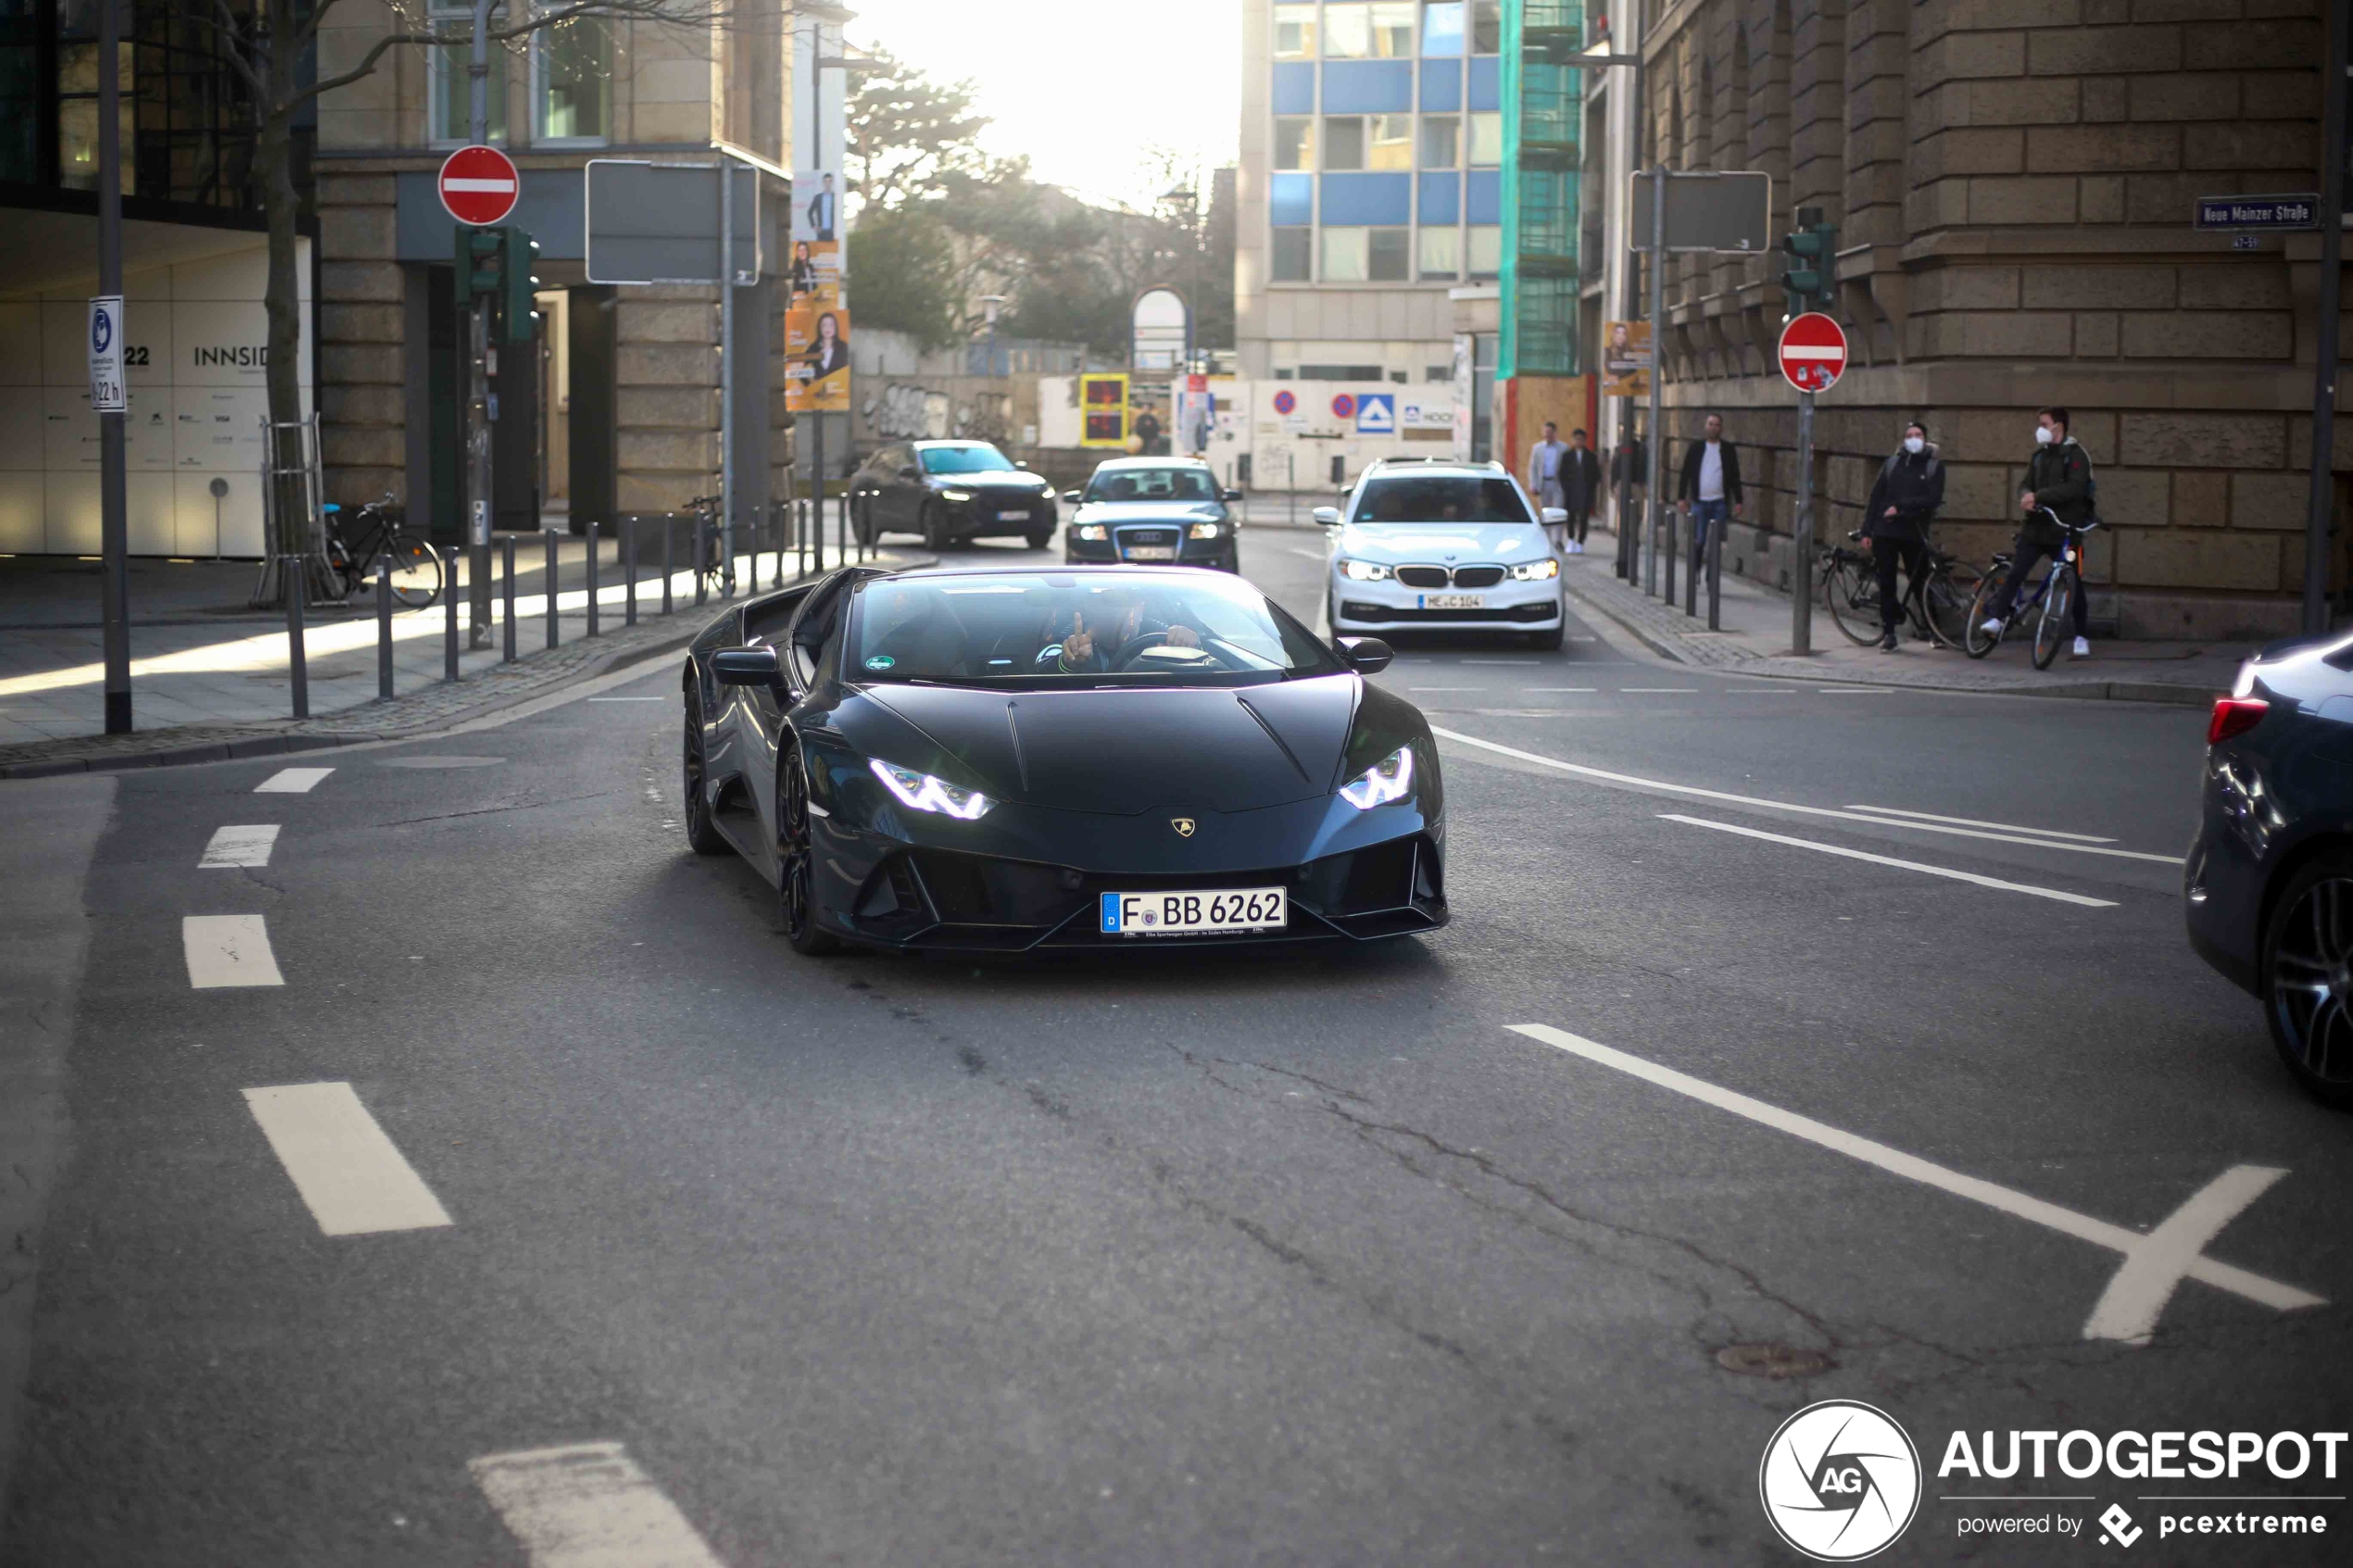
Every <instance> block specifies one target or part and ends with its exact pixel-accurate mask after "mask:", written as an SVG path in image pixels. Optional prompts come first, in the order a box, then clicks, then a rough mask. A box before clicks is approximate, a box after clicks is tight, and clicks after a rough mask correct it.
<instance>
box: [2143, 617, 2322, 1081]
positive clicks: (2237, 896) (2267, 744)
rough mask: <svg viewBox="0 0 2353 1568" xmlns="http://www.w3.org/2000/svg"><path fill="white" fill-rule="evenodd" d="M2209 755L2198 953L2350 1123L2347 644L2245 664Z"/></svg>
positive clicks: (2191, 878)
mask: <svg viewBox="0 0 2353 1568" xmlns="http://www.w3.org/2000/svg"><path fill="white" fill-rule="evenodd" d="M2206 741H2207V749H2206V787H2205V792H2204V797H2203V801H2202V805H2201V809H2200V813H2199V823H2198V834H2197V841H2196V843H2195V844H2194V845H2192V846H2191V847H2190V858H2189V869H2188V872H2187V874H2186V877H2185V879H2184V891H2185V894H2186V898H2187V905H2186V908H2187V913H2188V920H2189V933H2190V945H2191V946H2192V947H2195V948H2196V949H2197V951H2198V954H2199V956H2200V957H2202V958H2204V959H2205V960H2206V961H2207V962H2208V963H2210V964H2212V965H2213V966H2214V967H2215V968H2216V969H2218V970H2221V972H2223V973H2224V974H2226V975H2228V976H2229V977H2230V978H2231V979H2232V980H2233V981H2235V982H2237V983H2238V984H2239V985H2243V986H2245V987H2246V989H2247V990H2249V991H2251V992H2253V993H2254V994H2255V996H2256V997H2257V998H2258V999H2259V1000H2260V1001H2261V1002H2262V1004H2263V1016H2264V1020H2265V1022H2268V1023H2269V1024H2270V1025H2271V1043H2272V1044H2273V1045H2275V1046H2277V1047H2279V1051H2280V1056H2281V1058H2282V1060H2284V1061H2285V1062H2286V1063H2287V1068H2288V1071H2289V1072H2290V1073H2294V1074H2295V1075H2296V1079H2297V1081H2298V1082H2299V1083H2301V1084H2302V1085H2304V1086H2305V1088H2307V1089H2309V1091H2311V1093H2312V1094H2314V1095H2315V1096H2317V1097H2318V1098H2321V1099H2322V1100H2325V1101H2327V1102H2328V1103H2329V1104H2331V1105H2334V1106H2335V1107H2337V1108H2339V1109H2340V1110H2353V638H2337V639H2334V640H2331V641H2325V642H2313V641H2299V642H2296V643H2282V644H2275V645H2274V646H2271V647H2269V648H2266V649H2264V650H2263V651H2262V652H2261V653H2259V654H2258V655H2256V657H2255V658H2253V659H2249V660H2247V662H2246V664H2245V665H2244V666H2242V667H2241V668H2240V671H2239V677H2238V681H2237V684H2235V685H2233V687H2232V690H2231V695H2230V696H2225V697H2221V698H2218V699H2216V701H2215V704H2214V716H2213V718H2212V719H2211V720H2210V721H2208V725H2207V731H2206Z"/></svg>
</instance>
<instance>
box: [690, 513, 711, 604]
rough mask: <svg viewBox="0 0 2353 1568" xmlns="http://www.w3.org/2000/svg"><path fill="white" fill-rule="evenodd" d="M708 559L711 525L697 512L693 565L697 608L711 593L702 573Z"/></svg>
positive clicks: (709, 585) (702, 514) (709, 555)
mask: <svg viewBox="0 0 2353 1568" xmlns="http://www.w3.org/2000/svg"><path fill="white" fill-rule="evenodd" d="M710 558H711V523H710V521H708V520H707V518H706V515H705V514H704V513H702V512H697V513H696V514H695V565H694V572H695V604H696V605H697V607H698V608H699V607H700V606H701V604H702V602H703V598H704V596H706V595H707V594H709V593H710V591H711V584H710V583H709V582H708V581H706V579H705V576H704V573H703V569H702V563H703V562H704V561H706V560H709V559H710Z"/></svg>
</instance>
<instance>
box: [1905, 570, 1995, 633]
mask: <svg viewBox="0 0 2353 1568" xmlns="http://www.w3.org/2000/svg"><path fill="white" fill-rule="evenodd" d="M1984 581H1985V580H1984V578H1983V577H1982V575H1981V574H1980V573H1979V571H1978V570H1977V568H1975V567H1973V566H1966V565H1963V564H1962V563H1961V562H1959V561H1955V562H1954V563H1952V564H1951V565H1950V566H1946V567H1944V568H1941V569H1939V570H1938V571H1934V572H1932V573H1931V575H1930V577H1929V580H1928V582H1927V583H1925V584H1924V585H1923V586H1922V587H1921V589H1920V606H1921V608H1923V609H1925V610H1926V611H1927V612H1928V630H1929V635H1931V636H1932V637H1934V638H1935V639H1936V640H1937V641H1938V642H1939V643H1941V644H1943V645H1944V646H1946V647H1948V648H1957V647H1961V646H1965V645H1966V644H1967V643H1968V641H1969V608H1970V607H1971V606H1972V605H1974V604H1975V603H1976V602H1977V592H1978V589H1979V588H1980V587H1982V585H1983V583H1984Z"/></svg>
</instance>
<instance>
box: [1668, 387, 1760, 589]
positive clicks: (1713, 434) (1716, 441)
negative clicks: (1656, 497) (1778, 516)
mask: <svg viewBox="0 0 2353 1568" xmlns="http://www.w3.org/2000/svg"><path fill="white" fill-rule="evenodd" d="M1703 430H1704V434H1703V435H1702V438H1701V439H1700V440H1698V441H1695V442H1693V443H1692V445H1689V446H1687V447H1685V448H1684V449H1683V474H1682V479H1681V481H1680V483H1678V484H1677V485H1676V487H1675V499H1676V500H1678V501H1680V502H1681V503H1682V507H1683V511H1684V514H1685V515H1686V516H1688V517H1690V518H1691V519H1692V521H1693V526H1692V559H1693V560H1695V561H1696V560H1700V559H1703V558H1705V556H1706V554H1707V531H1708V530H1709V528H1711V527H1715V528H1721V527H1723V526H1724V518H1725V514H1726V513H1727V511H1729V512H1730V515H1731V516H1733V517H1740V516H1743V514H1744V503H1745V501H1746V499H1747V497H1746V496H1745V495H1743V494H1742V492H1741V449H1740V448H1739V447H1737V446H1735V445H1732V444H1731V443H1730V442H1729V441H1727V440H1725V439H1724V417H1723V416H1722V415H1721V414H1710V415H1708V416H1707V423H1706V424H1705V426H1704V427H1703Z"/></svg>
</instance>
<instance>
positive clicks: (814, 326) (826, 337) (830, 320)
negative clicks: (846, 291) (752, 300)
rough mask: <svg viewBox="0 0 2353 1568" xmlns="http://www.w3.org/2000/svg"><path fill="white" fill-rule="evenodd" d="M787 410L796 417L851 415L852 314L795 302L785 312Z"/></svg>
mask: <svg viewBox="0 0 2353 1568" xmlns="http://www.w3.org/2000/svg"><path fill="white" fill-rule="evenodd" d="M785 358H786V371H785V407H786V408H788V409H790V410H792V411H793V412H794V413H825V414H843V413H848V412H849V309H848V308H847V307H842V306H838V305H836V306H831V307H822V306H819V305H816V304H812V303H808V302H806V301H796V302H795V304H794V305H793V307H791V308H790V309H788V310H786V312H785Z"/></svg>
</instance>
